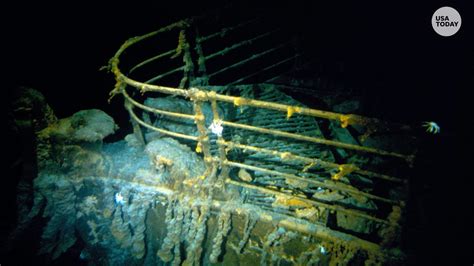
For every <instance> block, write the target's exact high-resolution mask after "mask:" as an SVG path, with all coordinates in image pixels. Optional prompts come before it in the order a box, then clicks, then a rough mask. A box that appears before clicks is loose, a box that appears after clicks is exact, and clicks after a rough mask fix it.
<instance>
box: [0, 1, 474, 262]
mask: <svg viewBox="0 0 474 266" xmlns="http://www.w3.org/2000/svg"><path fill="white" fill-rule="evenodd" d="M98 2H99V1H97V2H96V3H90V4H85V3H84V2H82V1H76V2H58V3H54V4H53V3H47V2H45V1H37V2H35V3H27V2H17V3H16V4H14V5H13V6H6V5H4V6H2V8H1V13H2V31H3V32H2V35H1V36H2V37H1V38H2V62H1V64H2V65H3V68H2V69H3V70H2V76H3V78H2V79H3V81H4V82H3V85H2V87H3V88H2V91H3V92H5V93H6V94H5V96H4V98H3V99H4V100H6V102H7V103H6V104H4V105H3V106H4V107H8V105H7V104H8V101H9V97H10V95H11V93H12V92H13V91H14V90H15V89H16V88H17V87H18V86H30V87H33V88H36V89H38V90H40V91H41V92H42V93H43V94H44V95H45V96H46V99H47V101H48V102H49V104H50V105H51V107H52V108H53V109H54V111H55V112H56V114H57V115H58V116H59V117H65V116H69V115H71V114H73V113H75V112H76V111H78V110H81V109H88V108H100V109H103V110H104V111H105V112H107V113H108V114H110V115H111V116H112V117H114V119H116V120H117V121H119V123H121V124H120V126H121V127H124V128H126V127H128V124H127V117H126V116H125V113H124V111H123V108H122V106H121V100H114V101H113V102H112V104H107V99H108V93H109V91H110V90H111V89H112V88H113V85H114V80H113V76H112V74H108V73H106V72H103V71H101V72H99V68H100V67H101V66H104V65H106V64H107V61H108V59H109V58H110V57H112V56H113V54H114V53H115V52H116V50H117V49H118V48H119V46H120V45H121V44H122V43H123V42H124V41H125V40H126V39H128V38H130V37H132V36H137V35H142V34H145V33H147V32H150V31H152V30H155V29H157V28H159V27H161V26H164V25H167V24H169V23H171V22H174V21H176V20H179V19H182V18H185V17H189V16H191V15H197V14H200V13H201V12H202V11H205V10H208V9H210V8H213V7H218V6H222V5H223V4H225V3H226V2H225V1H204V2H202V1H193V2H190V3H186V2H181V1H171V2H170V3H166V4H163V1H148V2H145V3H138V2H135V1H129V2H128V3H125V2H124V3H119V2H118V1H115V2H110V3H105V2H102V3H98ZM198 2H199V3H198ZM359 2H360V1H357V3H356V2H351V3H344V2H337V3H333V4H327V3H324V1H321V3H318V2H317V1H307V2H303V1H299V2H298V1H289V2H288V3H287V4H278V3H273V2H265V3H264V2H259V3H258V4H257V3H251V2H249V3H244V2H239V3H240V4H239V6H240V7H238V8H235V12H248V11H249V10H250V9H255V8H261V9H267V10H270V11H272V12H273V11H274V12H275V14H278V16H280V17H281V19H282V20H286V21H288V25H291V26H293V25H294V26H295V27H296V28H295V30H297V31H300V32H303V33H304V34H305V36H306V37H307V43H306V44H305V45H307V46H308V47H312V48H314V49H312V51H313V54H312V56H314V57H315V58H317V59H318V60H320V61H321V62H328V63H332V62H344V64H345V66H346V68H345V72H346V73H345V75H346V78H347V80H348V82H350V85H351V86H354V87H363V88H364V89H365V90H366V91H367V92H368V93H367V96H366V97H368V99H369V100H370V101H371V102H372V103H373V106H372V107H371V109H370V110H369V113H370V114H372V116H376V117H380V118H384V119H388V120H394V121H408V122H410V123H418V122H421V121H425V120H433V121H437V122H438V123H439V124H440V125H441V130H442V134H441V135H438V136H433V137H427V138H426V139H425V140H424V141H423V143H424V144H423V145H424V146H423V147H422V148H423V149H424V152H423V153H422V155H421V156H422V157H423V156H424V159H423V160H422V162H421V163H420V166H419V167H418V168H417V169H416V170H415V172H416V176H415V178H417V179H418V181H417V182H416V184H415V187H416V188H417V190H416V193H417V194H416V195H413V197H414V201H413V202H416V203H417V204H418V203H419V202H421V203H420V204H421V207H413V206H412V207H410V209H411V210H412V211H413V212H414V213H415V214H413V217H414V218H412V219H411V220H410V221H409V224H410V227H409V228H413V229H408V232H407V240H406V245H407V246H408V247H409V248H410V249H411V250H413V252H414V254H415V255H414V257H415V258H414V259H413V263H416V264H425V263H429V262H439V261H438V259H440V258H449V259H450V261H451V262H453V263H454V261H457V260H459V261H460V260H462V259H467V261H469V265H471V264H472V263H473V262H474V260H472V255H471V254H470V252H468V251H466V248H469V247H470V248H472V240H473V239H472V231H473V230H472V227H471V226H472V218H471V217H472V216H471V214H472V206H471V203H472V192H470V191H467V190H468V189H470V188H471V184H472V181H471V177H472V170H471V168H472V167H471V166H470V165H469V164H468V163H465V161H464V160H463V159H466V158H468V157H464V156H463V155H464V154H463V153H462V150H461V147H466V146H467V143H470V142H472V141H470V139H469V138H468V134H470V132H469V131H468V128H469V127H472V126H471V124H472V122H471V121H470V120H472V115H473V111H472V109H471V111H469V109H470V108H471V106H470V105H469V104H470V103H469V102H468V100H467V101H466V99H467V98H465V97H463V96H465V95H467V94H466V93H467V90H472V89H473V88H474V86H472V85H473V83H472V79H473V75H472V73H474V69H473V47H474V46H472V43H470V40H469V37H472V35H473V30H472V27H471V20H472V19H473V18H474V15H473V13H472V12H471V10H470V9H469V7H468V6H467V4H466V3H464V2H461V1H444V2H436V1H425V3H416V4H414V3H402V2H400V1H394V2H389V3H386V2H385V1H379V2H377V3H365V4H360V3H359ZM441 6H451V7H454V8H455V9H457V10H458V11H459V13H460V14H461V17H462V19H463V21H462V26H461V29H460V31H459V32H458V33H457V34H456V35H454V36H451V37H448V38H447V37H441V36H439V35H437V34H436V33H435V32H434V31H433V29H432V27H431V17H432V15H433V13H434V11H435V10H436V9H438V8H439V7H441ZM471 105H472V103H471ZM6 141H7V142H8V140H6ZM7 144H8V143H7ZM13 144H14V143H13ZM6 146H7V149H6V152H7V155H8V153H9V152H10V149H14V148H15V146H10V145H6ZM471 157H472V156H471ZM471 164H472V163H471ZM7 167H8V166H7ZM2 178H6V179H7V178H14V177H7V176H5V177H2ZM3 181H5V180H3ZM5 184H11V182H6V183H5ZM2 185H3V183H2ZM5 186H6V185H3V188H6V189H8V190H9V191H13V190H11V188H8V187H5ZM10 194H11V193H10ZM10 194H8V193H7V194H4V195H3V196H4V197H5V198H7V197H10V198H11V195H10ZM5 202H6V203H8V202H9V201H8V200H5V201H4V203H5ZM413 205H416V204H413ZM10 207H11V206H10ZM420 209H421V211H422V212H423V213H424V214H423V216H424V218H423V219H424V220H427V221H428V223H426V224H421V225H420V224H419V216H420V214H419V212H420ZM5 214H6V212H5V213H4V215H5ZM7 220H8V218H7ZM10 220H11V217H10ZM420 226H422V227H424V228H420ZM466 240H468V241H469V242H468V243H467V244H464V243H462V242H463V241H466ZM0 263H2V261H0ZM454 264H455V263H454Z"/></svg>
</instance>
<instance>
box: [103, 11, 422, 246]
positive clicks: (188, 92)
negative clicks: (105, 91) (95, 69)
mask: <svg viewBox="0 0 474 266" xmlns="http://www.w3.org/2000/svg"><path fill="white" fill-rule="evenodd" d="M193 21H194V19H188V20H183V21H179V22H177V23H174V24H171V25H169V26H167V27H164V28H161V29H159V30H157V31H154V32H151V33H149V34H146V35H143V36H139V37H134V38H131V39H129V40H127V41H126V42H125V43H124V44H123V45H122V46H121V47H120V49H119V50H118V51H117V52H116V54H115V55H114V57H112V59H111V60H110V62H109V69H110V71H111V72H113V74H114V75H115V79H116V85H115V88H114V90H112V92H111V97H113V96H114V95H116V94H121V95H123V97H124V98H125V103H126V104H125V107H126V109H127V110H128V112H129V114H130V117H131V119H132V121H134V123H136V124H137V125H141V126H143V127H145V128H147V129H149V130H153V131H157V132H159V133H161V134H164V135H168V136H171V137H175V138H181V139H186V140H190V141H194V142H196V146H195V150H196V152H198V153H202V154H203V157H204V162H205V164H206V169H207V170H206V173H210V172H212V171H211V169H213V170H214V171H215V170H216V169H215V167H216V164H217V165H218V166H219V169H220V174H219V175H218V178H217V179H216V180H217V184H216V186H217V187H222V185H223V184H227V185H232V186H238V187H242V188H245V189H249V190H256V191H259V192H261V193H264V194H268V195H272V196H275V197H283V198H288V199H290V198H291V199H297V200H298V201H301V202H304V203H306V204H308V205H310V206H316V207H322V208H325V209H328V210H331V211H336V212H341V213H344V214H347V215H352V216H356V217H361V218H364V219H367V220H370V221H373V222H376V223H380V224H384V225H389V226H395V227H397V226H399V225H398V223H397V222H394V221H392V220H388V219H385V218H383V217H376V216H375V215H372V214H369V213H367V212H365V211H363V210H357V209H350V208H346V207H344V206H340V205H338V204H335V203H333V204H330V203H325V202H321V201H318V200H313V199H307V198H304V197H302V196H295V195H289V194H287V193H284V192H281V191H277V190H274V189H270V188H267V187H263V186H259V185H257V184H252V183H248V182H243V181H239V180H235V179H232V178H230V176H229V174H230V170H231V169H232V168H239V169H247V170H252V171H256V172H260V173H265V174H268V175H270V176H279V177H282V178H285V179H288V180H294V181H298V182H303V183H307V184H310V185H313V186H316V187H320V188H326V189H330V190H334V191H340V192H342V193H346V194H348V195H352V196H360V197H365V198H367V199H371V200H374V201H379V202H382V203H384V204H389V205H393V206H402V207H403V206H404V201H403V200H399V199H390V198H387V197H383V196H379V195H375V194H371V193H369V192H365V191H362V190H359V189H357V188H356V187H353V186H350V185H348V184H345V183H344V184H343V183H342V182H340V181H341V179H342V177H343V176H347V175H349V174H351V173H356V174H360V175H363V176H367V177H369V178H373V179H378V180H382V181H386V182H391V183H393V184H401V185H404V184H405V183H406V180H405V179H401V178H398V177H394V176H390V175H386V174H381V173H377V172H374V171H368V170H364V169H361V168H360V167H359V166H356V165H353V164H338V163H335V162H330V161H325V160H322V159H321V158H311V157H306V156H302V155H298V154H293V153H290V152H284V151H280V150H274V149H269V148H262V147H257V146H253V145H243V144H240V143H237V142H234V141H231V140H226V139H224V137H223V136H222V135H221V134H218V135H217V141H216V142H215V145H217V151H218V154H217V156H213V154H212V153H211V148H212V147H211V142H210V134H211V133H210V132H209V131H208V128H207V126H206V123H205V121H206V117H205V114H204V112H203V104H204V103H209V104H210V106H211V108H212V121H213V123H216V124H219V125H221V126H223V127H224V130H227V129H230V128H235V129H240V130H247V131H251V132H256V133H260V134H266V135H272V136H276V137H284V138H288V139H292V140H295V141H306V142H310V143H315V144H318V145H325V146H328V147H335V148H341V149H346V150H351V151H354V152H360V153H366V154H373V155H377V156H384V157H388V158H394V159H396V160H400V159H401V162H404V161H405V162H407V163H411V162H412V161H413V159H414V156H413V155H411V154H402V153H398V152H392V151H387V150H382V149H376V148H372V147H367V146H361V145H356V144H350V143H345V142H340V141H335V140H328V139H324V138H321V137H313V136H307V135H303V134H296V133H290V132H285V131H281V130H275V129H268V128H264V127H258V126H253V125H250V124H243V123H238V122H232V121H227V120H226V118H225V117H221V116H220V115H219V112H218V108H219V104H231V105H233V106H234V108H241V107H244V106H246V107H252V108H263V109H268V110H273V111H276V112H280V113H282V114H284V115H286V117H287V119H292V117H293V116H295V115H300V116H310V117H315V118H320V119H327V120H332V121H336V122H338V123H339V125H340V126H341V127H343V128H345V127H347V126H349V125H362V126H365V127H367V128H368V130H373V129H374V128H377V127H386V126H387V125H388V123H386V122H384V121H381V120H379V119H375V118H368V117H363V116H359V115H355V114H341V113H335V112H328V111H323V110H317V109H311V108H306V107H303V106H294V105H287V104H281V103H275V102H268V101H261V100H256V99H250V98H244V97H236V96H229V95H224V94H219V93H216V92H214V91H208V90H204V89H202V88H201V89H200V88H199V87H190V88H189V89H184V88H183V87H184V86H183V84H185V82H187V81H186V79H185V78H183V79H182V80H181V82H180V86H179V87H169V86H160V85H154V84H151V83H153V82H155V81H158V80H160V79H161V78H163V77H165V76H167V75H169V74H171V73H176V72H178V71H184V75H185V76H186V75H188V74H189V73H188V72H189V71H190V69H192V66H190V65H192V60H191V59H190V54H189V48H190V47H189V46H188V47H187V49H188V51H184V52H182V54H181V56H183V62H185V66H181V67H178V68H175V69H172V70H170V71H168V72H165V73H162V74H159V75H157V76H155V77H154V78H151V79H149V80H148V81H146V82H139V81H137V80H134V79H131V78H129V77H128V76H127V75H125V74H124V73H123V72H122V71H121V69H120V67H119V62H120V58H121V56H122V54H123V53H124V51H125V50H126V49H127V48H129V47H130V46H132V45H134V44H136V43H138V42H141V41H144V40H146V39H148V38H152V37H155V36H156V35H157V34H159V33H163V32H168V31H172V30H176V31H178V32H179V34H180V35H179V36H180V38H181V35H183V34H184V33H183V32H184V31H186V30H188V29H189V27H190V25H191V24H192V23H193ZM252 22H253V21H251V22H245V23H242V24H239V25H237V26H234V27H231V28H230V29H229V31H231V30H233V29H235V28H238V27H241V26H243V25H247V24H249V23H252ZM272 33H273V32H268V33H264V34H262V35H258V36H257V37H254V38H253V39H251V40H248V41H243V42H241V43H237V44H235V45H233V46H230V47H229V48H226V49H224V50H222V51H218V52H214V53H212V54H210V55H207V56H205V55H204V54H203V52H202V50H199V49H196V50H199V51H198V56H199V57H200V59H198V60H199V65H200V66H199V67H200V69H201V70H202V69H205V67H204V65H203V64H204V62H206V61H208V60H211V59H213V58H214V57H216V56H220V55H225V54H226V53H227V52H229V51H230V50H233V49H237V48H239V47H241V46H244V45H249V44H251V43H252V42H253V41H256V40H258V39H259V38H264V37H266V36H268V35H270V34H272ZM219 34H222V32H217V33H214V34H210V35H208V36H205V37H199V38H198V39H197V44H198V45H202V43H203V42H205V41H207V40H209V39H212V38H215V37H217V36H218V35H219ZM179 45H183V44H181V43H180V44H179ZM186 45H189V44H186ZM282 45H283V44H282ZM199 48H200V47H199ZM279 48H280V46H275V47H273V48H271V49H269V50H266V51H264V52H262V53H260V54H258V55H256V56H263V55H265V54H267V53H271V52H273V51H274V50H276V49H279ZM178 50H179V49H178V48H177V49H173V50H167V51H165V52H164V53H160V54H158V55H156V56H154V57H152V58H149V59H146V60H144V61H142V62H140V63H138V64H137V65H135V66H133V67H132V68H131V69H130V71H129V73H132V72H134V71H137V70H138V69H139V68H141V67H143V66H144V65H146V64H148V63H150V62H152V61H155V60H160V59H163V58H166V57H168V56H171V55H173V54H174V53H175V51H178ZM297 56H298V55H296V56H293V57H290V59H284V60H283V61H280V62H277V64H282V63H284V62H287V61H288V60H291V59H293V58H296V57H297ZM254 57H255V56H253V57H249V58H247V59H245V60H243V61H242V62H239V63H235V64H233V65H230V66H228V67H225V68H222V69H220V70H218V71H215V72H214V73H212V74H209V77H212V76H214V75H217V74H219V73H222V72H224V71H226V70H227V69H229V68H233V67H234V66H237V65H240V64H244V63H247V62H248V61H250V60H252V59H253V58H254ZM272 64H273V63H272ZM272 64H270V65H269V66H268V67H267V68H268V69H270V68H272ZM267 68H263V70H262V71H264V70H266V69H267ZM251 76H252V74H250V75H247V76H245V77H243V78H241V79H238V80H236V81H235V82H232V84H235V83H238V82H240V81H242V80H245V79H246V78H248V77H251ZM128 87H130V88H132V89H134V90H136V92H139V93H141V94H145V93H149V92H157V93H162V94H168V95H174V96H181V97H184V98H186V99H188V100H189V101H192V103H193V110H194V114H184V113H179V112H172V111H169V110H161V109H158V108H152V107H150V106H146V105H145V104H142V103H140V102H139V101H137V100H135V99H134V98H133V97H132V96H131V95H130V94H129V93H128V92H127V89H128ZM134 109H139V110H141V111H144V112H150V113H154V114H158V115H162V116H166V117H173V118H179V119H186V120H189V121H194V123H195V124H196V132H197V136H195V135H187V134H183V133H178V132H173V131H169V130H166V129H163V128H159V127H156V126H154V125H152V124H149V123H147V122H145V121H144V120H142V119H141V118H140V117H139V115H137V113H136V112H135V110H134ZM134 131H135V133H136V134H137V135H139V136H140V137H141V138H143V137H142V136H143V134H142V132H141V129H140V128H139V127H138V128H137V127H134ZM231 149H239V150H242V151H251V152H254V153H261V154H266V155H271V156H276V157H279V158H280V159H281V161H282V163H284V162H289V161H291V162H297V163H298V164H299V166H298V167H297V168H295V169H296V170H297V171H298V172H302V173H304V172H306V171H308V170H309V169H316V168H317V169H322V170H325V171H334V170H336V173H331V179H329V180H328V181H330V182H322V181H320V180H316V179H312V178H307V177H301V176H298V175H296V174H289V173H285V172H281V171H278V170H273V169H266V168H264V167H259V166H254V165H249V164H246V163H242V162H235V161H231V160H229V159H228V158H227V152H228V150H231ZM291 224H293V223H291ZM292 227H294V228H299V227H298V226H292ZM361 241H362V240H361ZM363 243H364V245H366V246H370V249H371V250H374V249H376V248H374V247H373V245H372V244H371V243H369V244H367V243H366V242H363ZM374 245H375V244H374Z"/></svg>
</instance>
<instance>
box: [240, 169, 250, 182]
mask: <svg viewBox="0 0 474 266" xmlns="http://www.w3.org/2000/svg"><path fill="white" fill-rule="evenodd" d="M238 176H239V179H240V180H243V181H245V182H251V181H252V176H251V175H250V174H249V173H248V172H247V171H245V169H240V170H239V173H238Z"/></svg>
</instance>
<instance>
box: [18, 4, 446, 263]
mask: <svg viewBox="0 0 474 266" xmlns="http://www.w3.org/2000/svg"><path fill="white" fill-rule="evenodd" d="M220 12H225V10H224V11H220ZM219 19H220V20H222V21H219V23H215V21H216V20H219ZM262 21H264V22H265V23H263V22H262ZM268 21H269V20H268V19H266V18H265V17H264V18H262V17H251V16H249V17H242V16H238V18H236V17H232V16H223V15H222V13H219V16H217V15H216V14H212V13H211V14H206V15H204V16H200V17H193V18H190V19H185V20H182V21H178V22H176V23H173V24H171V25H169V26H166V27H163V28H161V29H159V30H157V31H155V32H151V33H149V34H146V35H143V36H139V37H134V38H131V39H129V40H128V41H126V42H125V43H124V44H123V45H122V46H121V47H120V49H119V50H118V52H117V53H116V54H115V56H114V57H113V58H112V59H111V60H110V62H109V65H108V67H107V69H108V71H109V73H110V75H113V76H114V77H115V79H116V84H115V88H114V89H113V90H112V91H111V99H110V100H112V101H124V103H125V104H124V107H125V110H126V111H127V113H128V114H129V116H130V122H131V125H132V128H133V131H131V132H128V133H129V134H128V135H126V137H124V138H123V139H121V140H118V141H113V142H104V139H105V138H106V137H108V136H111V135H113V134H114V133H115V132H116V131H117V130H118V127H117V125H116V123H115V122H114V118H113V117H112V116H111V114H107V113H105V112H103V111H101V110H99V109H87V110H81V111H78V112H77V113H75V114H74V115H72V116H70V117H65V118H57V117H56V116H55V115H54V110H52V109H51V108H50V107H49V106H48V104H47V103H46V102H47V99H44V97H43V96H42V95H41V93H39V92H37V91H35V90H33V89H27V88H25V89H23V91H22V93H21V96H20V97H19V98H18V99H17V101H16V102H15V103H14V105H15V110H17V113H16V115H17V116H16V120H15V122H16V124H17V127H18V128H20V130H21V129H25V128H32V129H33V131H34V132H35V134H34V135H35V138H36V143H35V146H36V158H37V167H38V174H37V177H36V178H35V179H34V180H33V181H32V182H31V181H28V180H22V181H20V183H19V185H18V187H19V194H18V203H19V205H18V206H19V210H18V220H19V223H18V226H17V228H16V229H15V230H14V232H13V233H12V234H11V236H10V239H11V241H20V240H17V239H21V236H22V235H24V234H25V232H28V230H31V229H30V228H32V227H35V228H38V227H39V228H40V229H39V230H40V231H41V236H40V239H41V240H40V244H39V251H38V254H39V255H40V256H43V258H44V257H46V261H48V262H51V263H54V262H55V261H61V259H64V257H75V258H76V259H77V261H79V262H80V263H82V264H88V265H111V264H112V265H114V264H116V265H212V264H216V265H217V264H222V265H267V264H268V265H273V264H274V265H347V264H350V265H362V264H364V263H365V264H366V265H378V264H394V265H396V264H402V263H404V261H405V259H406V255H405V253H404V251H403V249H402V247H401V231H402V230H403V227H404V223H405V211H406V202H407V199H408V196H407V193H408V187H407V185H408V178H409V177H410V176H411V174H412V165H413V162H414V160H415V151H416V148H417V140H416V138H415V137H414V135H415V133H417V132H414V129H413V128H412V126H410V125H405V124H403V123H391V122H389V121H383V120H380V119H377V118H372V117H365V116H361V115H357V112H358V110H360V109H359V105H360V102H359V101H358V100H357V99H356V100H353V99H352V100H347V98H346V97H347V95H342V96H341V97H339V98H338V97H335V96H334V95H332V96H321V100H322V101H323V102H324V103H325V106H326V109H323V110H320V109H315V108H314V107H313V106H307V103H305V102H304V101H302V99H301V97H299V98H298V97H296V96H295V97H293V96H292V92H295V91H296V92H297V93H296V94H295V95H301V93H302V91H304V90H305V89H304V88H307V87H312V86H321V85H320V84H319V83H320V82H321V80H313V79H309V78H304V77H302V78H299V79H298V78H295V77H296V76H304V75H305V74H306V71H308V69H309V66H310V65H311V64H312V63H311V62H307V61H305V57H304V54H303V53H302V52H301V50H300V49H299V47H298V41H295V40H296V39H294V38H295V36H292V32H287V31H285V28H281V27H279V26H281V25H278V23H276V24H272V23H270V22H268ZM236 32H238V34H237V33H236ZM244 33H246V34H244ZM157 43H160V46H159V47H157V46H156V44H157ZM134 53H136V54H134ZM137 58H138V59H137ZM340 93H341V94H344V93H343V92H340ZM343 98H344V99H343ZM341 99H343V100H341ZM31 110H34V112H30V111H31ZM28 112H30V113H29V117H28V116H23V115H22V114H24V113H28ZM32 117H34V122H33V123H31V121H33V120H31V118H32ZM429 130H431V133H433V132H434V133H438V132H435V129H432V128H430V129H429Z"/></svg>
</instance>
